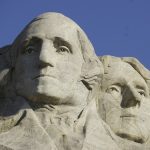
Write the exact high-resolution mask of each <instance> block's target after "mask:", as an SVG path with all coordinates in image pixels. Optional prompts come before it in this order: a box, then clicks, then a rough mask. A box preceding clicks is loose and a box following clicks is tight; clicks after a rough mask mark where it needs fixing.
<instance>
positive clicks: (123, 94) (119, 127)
mask: <svg viewBox="0 0 150 150" xmlns="http://www.w3.org/2000/svg"><path fill="white" fill-rule="evenodd" d="M106 68H107V71H106ZM106 68H105V74H104V77H103V81H102V91H101V94H100V99H99V113H100V116H101V117H102V119H103V120H104V121H105V122H106V123H107V124H108V125H109V126H110V128H111V129H112V130H113V131H114V133H115V134H116V135H118V136H120V137H122V138H125V139H128V140H131V141H134V142H138V143H143V142H145V141H146V140H147V139H148V136H149V133H148V132H149V131H148V127H147V126H148V123H147V122H149V119H148V118H149V117H148V116H149V115H147V114H148V113H147V112H146V111H149V110H148V109H149V108H148V109H146V107H148V105H149V106H150V102H149V101H150V99H149V97H148V95H149V92H148V86H147V84H146V82H145V80H144V79H143V77H142V76H141V75H140V74H139V73H138V72H137V71H136V70H135V69H134V68H133V67H132V66H131V65H130V64H128V63H126V62H123V61H118V62H113V61H112V62H111V63H110V64H109V65H108V66H107V67H106Z"/></svg>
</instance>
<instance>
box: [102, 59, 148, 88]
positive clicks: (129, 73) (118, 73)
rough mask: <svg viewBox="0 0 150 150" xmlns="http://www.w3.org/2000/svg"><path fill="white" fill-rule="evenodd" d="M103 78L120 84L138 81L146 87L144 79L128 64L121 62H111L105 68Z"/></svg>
mask: <svg viewBox="0 0 150 150" xmlns="http://www.w3.org/2000/svg"><path fill="white" fill-rule="evenodd" d="M104 77H105V78H107V79H112V80H115V79H116V80H118V82H119V81H122V82H126V83H127V82H130V81H138V82H143V83H144V84H145V85H146V82H145V80H144V78H143V77H142V76H141V75H140V74H139V73H138V72H137V71H136V70H135V69H134V68H133V67H132V66H131V65H130V64H128V63H126V62H123V61H117V62H111V63H110V64H109V67H107V68H105V74H104Z"/></svg>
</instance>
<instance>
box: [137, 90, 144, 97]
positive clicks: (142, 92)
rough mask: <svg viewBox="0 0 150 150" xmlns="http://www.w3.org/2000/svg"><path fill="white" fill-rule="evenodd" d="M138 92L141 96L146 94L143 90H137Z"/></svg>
mask: <svg viewBox="0 0 150 150" xmlns="http://www.w3.org/2000/svg"><path fill="white" fill-rule="evenodd" d="M138 93H139V94H140V95H141V96H143V97H145V96H146V95H145V92H144V91H138Z"/></svg>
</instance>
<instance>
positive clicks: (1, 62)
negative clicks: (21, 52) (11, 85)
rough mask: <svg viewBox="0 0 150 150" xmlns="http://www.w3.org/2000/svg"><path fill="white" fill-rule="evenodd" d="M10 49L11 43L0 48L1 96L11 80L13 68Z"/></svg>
mask: <svg viewBox="0 0 150 150" xmlns="http://www.w3.org/2000/svg"><path fill="white" fill-rule="evenodd" d="M10 49H11V45H7V46H4V47H2V48H0V96H2V93H3V90H4V87H5V85H7V83H8V80H9V72H10V70H11V59H10Z"/></svg>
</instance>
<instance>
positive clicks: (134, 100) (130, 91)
mask: <svg viewBox="0 0 150 150" xmlns="http://www.w3.org/2000/svg"><path fill="white" fill-rule="evenodd" d="M140 104H141V97H140V96H139V93H138V91H137V89H136V88H135V87H134V86H132V85H128V86H127V87H126V88H125V90H124V92H123V98H122V102H121V106H122V107H123V108H130V107H135V106H140Z"/></svg>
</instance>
